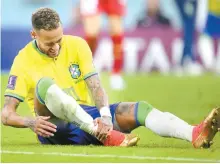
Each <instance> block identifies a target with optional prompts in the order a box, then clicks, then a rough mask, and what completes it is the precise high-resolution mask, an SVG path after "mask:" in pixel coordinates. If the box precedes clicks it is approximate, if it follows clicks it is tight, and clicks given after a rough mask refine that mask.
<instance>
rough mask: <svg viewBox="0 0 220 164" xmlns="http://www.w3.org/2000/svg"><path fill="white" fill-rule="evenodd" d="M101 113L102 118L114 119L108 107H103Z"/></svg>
mask: <svg viewBox="0 0 220 164" xmlns="http://www.w3.org/2000/svg"><path fill="white" fill-rule="evenodd" d="M99 112H100V115H101V116H108V117H112V115H111V112H110V109H109V107H107V106H104V107H102V108H101V109H100V110H99Z"/></svg>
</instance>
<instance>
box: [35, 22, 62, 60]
mask: <svg viewBox="0 0 220 164" xmlns="http://www.w3.org/2000/svg"><path fill="white" fill-rule="evenodd" d="M62 36H63V28H62V26H61V25H60V26H59V27H58V28H57V29H54V30H51V31H46V30H43V29H42V30H40V31H37V32H35V38H36V40H37V45H38V47H39V49H40V51H42V52H43V53H45V54H47V55H48V56H49V57H51V58H54V57H56V56H58V54H59V51H60V48H61V40H62Z"/></svg>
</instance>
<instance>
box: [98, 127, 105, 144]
mask: <svg viewBox="0 0 220 164" xmlns="http://www.w3.org/2000/svg"><path fill="white" fill-rule="evenodd" d="M106 136H107V131H106V127H105V126H103V127H102V129H101V130H100V133H99V135H98V136H97V137H98V139H99V140H100V141H102V140H103V138H106Z"/></svg>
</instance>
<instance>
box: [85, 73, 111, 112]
mask: <svg viewBox="0 0 220 164" xmlns="http://www.w3.org/2000/svg"><path fill="white" fill-rule="evenodd" d="M85 81H86V84H87V86H88V87H89V89H90V91H91V94H92V97H93V100H94V101H95V104H96V106H97V108H98V109H100V108H101V107H104V106H108V105H109V104H108V96H107V94H106V93H105V90H104V88H103V87H102V86H101V82H100V79H99V76H98V75H93V76H91V77H89V78H87V79H86V80H85Z"/></svg>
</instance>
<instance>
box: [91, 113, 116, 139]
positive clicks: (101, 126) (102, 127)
mask: <svg viewBox="0 0 220 164" xmlns="http://www.w3.org/2000/svg"><path fill="white" fill-rule="evenodd" d="M95 124H98V128H97V131H96V134H95V136H96V137H97V139H99V140H100V141H102V142H103V141H104V140H105V139H106V137H107V136H108V134H109V131H110V130H112V129H113V124H112V118H111V117H108V116H102V117H101V118H97V119H96V120H95Z"/></svg>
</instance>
